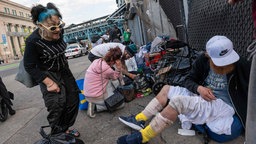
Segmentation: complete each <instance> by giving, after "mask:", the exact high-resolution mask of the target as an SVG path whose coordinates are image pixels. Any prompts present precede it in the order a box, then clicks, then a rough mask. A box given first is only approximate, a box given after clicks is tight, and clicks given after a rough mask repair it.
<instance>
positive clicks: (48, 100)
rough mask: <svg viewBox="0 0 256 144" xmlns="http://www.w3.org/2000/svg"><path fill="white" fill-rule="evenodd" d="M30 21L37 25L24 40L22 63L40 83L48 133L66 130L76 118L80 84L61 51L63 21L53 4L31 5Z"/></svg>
mask: <svg viewBox="0 0 256 144" xmlns="http://www.w3.org/2000/svg"><path fill="white" fill-rule="evenodd" d="M31 16H32V20H33V23H34V24H36V25H37V26H38V29H36V30H35V31H34V32H33V33H32V34H31V35H30V36H29V37H28V38H27V40H26V48H25V53H24V67H25V69H26V71H27V72H28V73H29V74H30V75H31V76H32V77H33V78H34V79H35V80H36V81H37V82H38V83H39V85H40V88H41V92H42V94H43V99H44V103H45V106H46V107H47V111H48V112H49V114H48V116H47V119H48V122H49V124H50V126H51V128H52V130H51V134H58V133H63V132H66V133H69V134H72V135H73V136H79V133H78V131H76V130H69V129H68V128H69V127H71V126H72V125H73V124H74V123H75V120H76V117H77V114H78V106H79V95H78V94H79V92H80V91H79V88H78V86H77V84H76V81H75V78H74V76H73V74H72V72H71V70H70V69H69V65H68V61H67V59H66V57H65V55H64V53H65V49H66V43H65V42H64V40H63V32H64V31H63V27H64V25H65V23H64V22H63V21H62V16H61V14H60V12H59V10H58V9H57V8H56V7H55V5H54V4H52V3H48V4H47V6H46V7H44V6H42V5H37V6H34V7H33V8H32V9H31Z"/></svg>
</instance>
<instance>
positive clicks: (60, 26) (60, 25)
mask: <svg viewBox="0 0 256 144" xmlns="http://www.w3.org/2000/svg"><path fill="white" fill-rule="evenodd" d="M40 24H41V25H42V26H43V27H44V28H46V29H47V30H49V31H51V32H54V31H55V30H56V29H57V28H60V29H62V28H63V27H64V26H65V23H64V22H63V21H60V24H59V25H55V26H49V27H47V26H45V25H44V24H42V23H40Z"/></svg>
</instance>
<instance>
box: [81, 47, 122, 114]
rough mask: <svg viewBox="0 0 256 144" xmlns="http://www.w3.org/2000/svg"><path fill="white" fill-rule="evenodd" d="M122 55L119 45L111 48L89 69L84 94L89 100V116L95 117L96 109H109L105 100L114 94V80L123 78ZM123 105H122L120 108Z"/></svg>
mask: <svg viewBox="0 0 256 144" xmlns="http://www.w3.org/2000/svg"><path fill="white" fill-rule="evenodd" d="M121 56H122V52H121V49H120V48H119V47H116V48H111V49H109V51H108V53H107V54H106V55H105V57H103V58H100V59H96V60H94V61H93V62H92V64H91V65H90V66H89V68H88V69H87V71H86V73H85V78H84V79H85V80H84V95H85V96H86V100H87V101H88V102H89V106H88V110H87V114H88V116H89V117H95V112H94V111H95V109H96V110H97V111H102V110H107V108H106V106H105V103H104V100H105V99H106V98H108V97H109V96H111V95H112V94H113V90H114V89H115V88H114V85H115V84H114V83H113V80H119V81H120V80H121V78H122V71H123V69H122V63H121V60H120V59H121ZM114 67H115V68H114ZM118 83H119V84H120V82H118ZM119 84H117V85H119ZM115 87H116V86H115ZM95 106H96V107H95ZM123 106H124V105H121V106H120V108H121V107H123Z"/></svg>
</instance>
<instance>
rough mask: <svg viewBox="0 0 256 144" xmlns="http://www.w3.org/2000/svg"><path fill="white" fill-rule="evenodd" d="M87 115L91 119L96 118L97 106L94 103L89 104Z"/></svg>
mask: <svg viewBox="0 0 256 144" xmlns="http://www.w3.org/2000/svg"><path fill="white" fill-rule="evenodd" d="M87 115H88V116H89V117H90V118H94V117H95V116H96V114H95V104H94V103H91V102H89V103H88V109H87Z"/></svg>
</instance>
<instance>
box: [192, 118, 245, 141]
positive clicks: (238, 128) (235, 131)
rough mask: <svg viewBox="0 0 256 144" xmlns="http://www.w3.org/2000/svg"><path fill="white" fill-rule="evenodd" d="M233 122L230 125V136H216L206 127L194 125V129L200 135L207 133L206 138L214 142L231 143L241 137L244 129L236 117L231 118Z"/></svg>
mask: <svg viewBox="0 0 256 144" xmlns="http://www.w3.org/2000/svg"><path fill="white" fill-rule="evenodd" d="M233 118H234V121H233V123H232V125H231V135H225V134H221V135H219V134H216V133H214V132H212V131H211V130H210V128H209V127H208V126H207V125H194V127H195V129H196V130H197V131H199V132H201V133H207V135H208V137H209V138H210V139H212V140H214V141H216V142H219V143H224V142H227V141H231V140H233V139H235V138H237V137H238V136H240V135H241V133H242V132H243V130H244V128H243V125H242V123H241V121H240V119H239V118H238V116H237V115H234V116H233Z"/></svg>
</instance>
